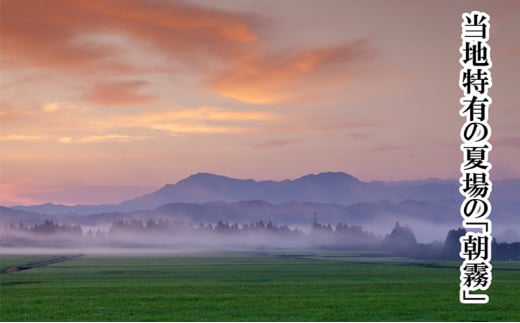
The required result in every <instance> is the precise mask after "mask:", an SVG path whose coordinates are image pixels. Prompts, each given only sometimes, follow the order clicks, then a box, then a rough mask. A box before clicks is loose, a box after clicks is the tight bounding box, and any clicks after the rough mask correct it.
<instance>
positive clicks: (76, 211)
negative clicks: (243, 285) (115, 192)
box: [1, 172, 520, 228]
mask: <svg viewBox="0 0 520 323" xmlns="http://www.w3.org/2000/svg"><path fill="white" fill-rule="evenodd" d="M459 186H460V184H459V182H458V181H457V180H438V179H428V180H418V181H396V182H363V181H360V180H358V179H357V178H355V177H353V176H351V175H349V174H346V173H342V172H327V173H320V174H315V175H314V174H311V175H306V176H303V177H300V178H297V179H294V180H283V181H255V180H252V179H235V178H229V177H225V176H219V175H214V174H209V173H198V174H195V175H191V176H189V177H187V178H185V179H183V180H181V181H179V182H178V183H176V184H167V185H165V186H164V187H162V188H161V189H159V190H158V191H156V192H153V193H150V194H147V195H144V196H141V197H137V198H135V199H132V200H128V201H125V202H122V203H120V204H112V205H76V206H64V205H56V204H51V203H47V204H43V205H35V206H17V207H13V208H11V209H12V210H23V211H28V212H32V213H36V214H38V213H41V214H47V215H53V216H55V217H57V218H63V216H65V215H66V216H67V217H77V216H80V215H93V214H97V218H99V217H100V215H101V214H105V215H107V214H111V216H112V217H119V216H122V217H125V216H126V215H127V213H128V212H135V211H137V210H152V211H151V212H152V213H155V212H156V211H155V209H157V208H159V210H160V211H165V210H170V211H171V210H172V208H173V209H175V208H176V209H181V208H184V210H183V212H185V213H186V214H190V216H194V217H195V218H198V217H204V218H207V217H209V216H210V213H211V214H212V215H211V216H212V217H213V218H215V217H216V216H217V215H218V214H220V215H222V216H223V218H222V220H225V219H226V218H229V217H230V216H231V215H233V214H234V219H238V218H239V217H244V219H247V220H249V217H248V216H245V215H244V214H251V215H252V214H255V216H254V217H251V219H252V218H259V217H258V216H257V215H258V214H260V213H261V210H264V211H262V212H265V215H269V216H270V217H277V218H284V217H290V218H291V223H292V222H298V221H303V220H302V219H298V221H296V213H295V212H293V211H291V212H292V213H291V212H289V211H287V212H285V211H284V212H285V213H284V212H282V211H281V210H282V209H287V206H288V205H291V203H292V205H293V206H294V208H293V209H297V208H300V209H302V208H303V209H302V211H301V212H299V213H298V216H300V217H301V216H303V217H309V216H311V214H312V209H313V208H315V209H316V210H315V211H316V212H318V213H319V214H320V216H323V217H328V218H330V220H331V221H336V220H337V219H340V218H341V219H343V218H345V217H344V216H337V215H338V214H348V215H349V216H348V217H346V219H349V217H351V216H354V215H355V216H354V218H355V219H356V221H357V220H360V219H361V218H366V219H368V218H370V217H372V216H373V215H374V214H378V217H377V219H378V221H381V219H384V218H381V216H380V215H381V214H390V215H392V214H394V215H395V214H401V215H403V216H406V217H410V218H413V216H414V214H415V217H416V218H417V219H420V220H424V219H425V217H427V218H428V221H434V222H435V221H436V222H437V223H445V222H446V221H447V220H446V219H453V220H454V223H460V219H459V215H458V208H459V206H460V202H461V201H462V197H461V195H460V193H459V191H458V190H459ZM518 192H520V180H518V179H512V180H503V181H495V182H493V192H492V197H491V200H492V202H493V213H492V216H493V217H494V218H495V219H496V220H500V221H501V223H497V224H501V225H502V226H504V227H506V226H509V225H511V226H513V227H516V228H518V227H519V224H518V223H519V222H520V220H519V218H518V212H519V211H520V198H519V195H518ZM215 201H221V202H218V203H217V202H216V203H210V202H215ZM243 201H254V202H243ZM219 203H222V204H219ZM190 205H192V206H190ZM273 205H276V207H275V208H274V209H273ZM310 205H312V207H311V206H310ZM317 205H319V207H317ZM163 206H164V207H163ZM246 206H247V207H246ZM304 206H309V207H304ZM347 206H348V212H344V211H343V210H344V209H345V207H347ZM161 207H162V208H161ZM190 207H192V208H201V209H200V210H199V211H200V212H202V213H200V212H199V211H198V213H197V212H190V211H189V210H190V209H189V208H190ZM253 209H254V210H256V211H255V212H253V213H252V210H253ZM244 210H247V212H245V211H244ZM275 211H276V212H278V213H276V212H275ZM244 212H245V213H244ZM144 213H146V212H144ZM200 214H206V215H207V216H206V215H205V216H203V215H200ZM276 214H280V216H277V215H276ZM291 214H292V215H291ZM6 215H8V216H6ZM224 216H226V218H224ZM13 217H14V216H12V213H11V211H7V210H4V211H3V212H2V215H1V218H2V222H4V220H5V219H6V218H8V219H11V218H13ZM389 217H390V216H388V217H387V218H389ZM17 218H23V216H17ZM31 218H33V217H31ZM195 218H194V220H196V219H195ZM231 219H232V218H229V220H231ZM69 220H70V219H69ZM91 220H92V218H91ZM307 220H308V219H307V218H306V219H305V222H307ZM324 220H325V219H324ZM374 220H375V218H374ZM288 224H289V223H288Z"/></svg>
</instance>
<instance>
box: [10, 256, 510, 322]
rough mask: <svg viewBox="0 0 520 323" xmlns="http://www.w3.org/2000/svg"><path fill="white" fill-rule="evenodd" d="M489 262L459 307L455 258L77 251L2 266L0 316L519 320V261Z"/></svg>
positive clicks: (29, 318) (62, 318)
mask: <svg viewBox="0 0 520 323" xmlns="http://www.w3.org/2000/svg"><path fill="white" fill-rule="evenodd" d="M26 259H27V257H25V258H20V259H18V260H20V261H22V260H26ZM1 260H2V262H3V264H2V267H4V264H5V263H9V264H13V263H16V261H17V259H16V257H13V256H9V257H5V256H2V258H1ZM31 260H33V259H32V258H31ZM494 266H495V267H494V268H495V269H494V271H493V275H494V277H493V284H492V287H491V288H490V289H489V290H488V291H487V293H488V294H489V295H490V299H491V300H490V303H489V304H486V305H462V304H460V303H459V300H458V284H459V273H458V263H451V264H450V263H434V264H432V263H423V262H412V261H403V260H397V259H394V260H392V259H378V258H371V259H370V258H369V259H360V258H351V257H319V256H318V257H316V256H313V257H307V256H298V257H296V256H277V255H272V254H271V255H254V256H253V255H240V256H230V255H224V256H223V255H221V256H219V257H124V258H123V257H93V256H92V257H89V256H85V257H81V258H75V259H73V260H69V261H66V262H63V263H59V264H53V265H51V266H48V267H44V268H36V269H31V270H26V271H21V272H16V273H9V274H1V275H0V280H1V281H0V286H1V294H0V306H1V308H0V320H1V321H244V320H247V321H439V320H441V321H520V311H519V310H518V309H519V308H520V271H519V270H520V264H518V263H507V264H506V263H504V264H500V263H497V264H495V265H494ZM446 267H447V268H446ZM500 269H505V270H500Z"/></svg>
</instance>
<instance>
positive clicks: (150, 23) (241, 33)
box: [0, 0, 258, 74]
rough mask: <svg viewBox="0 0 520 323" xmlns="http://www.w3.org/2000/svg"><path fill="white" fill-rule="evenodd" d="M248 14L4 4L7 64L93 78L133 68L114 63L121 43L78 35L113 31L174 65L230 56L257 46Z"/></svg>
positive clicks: (159, 5) (79, 1)
mask: <svg viewBox="0 0 520 323" xmlns="http://www.w3.org/2000/svg"><path fill="white" fill-rule="evenodd" d="M254 20H255V19H254V18H252V17H250V16H245V15H239V14H232V13H227V12H224V11H221V10H217V9H206V8H201V7H198V6H195V5H191V4H184V3H180V2H176V1H168V2H166V1H165V2H159V1H146V2H145V1H101V0H100V1H90V0H75V1H68V0H53V1H38V0H33V1H31V0H27V1H17V0H3V1H2V19H0V29H1V31H2V41H1V42H0V49H1V50H2V63H4V65H5V66H11V65H13V64H14V65H17V66H20V65H24V66H25V65H30V66H39V67H46V68H68V69H72V70H80V71H82V72H88V73H110V72H112V73H116V74H117V73H120V72H124V71H128V70H132V69H133V66H129V65H125V64H123V63H120V62H119V61H117V60H115V59H114V56H115V54H116V53H118V52H120V51H121V49H120V48H117V45H109V44H95V45H94V46H93V45H92V43H85V42H82V41H81V37H82V36H85V35H92V34H93V35H96V34H102V33H105V34H107V33H108V34H116V35H121V36H123V37H126V38H128V39H130V40H132V41H134V42H135V44H134V45H135V46H143V45H145V46H149V47H151V48H155V49H157V50H159V51H161V52H162V54H165V55H167V56H169V57H174V58H175V59H176V61H179V60H180V61H183V62H184V63H187V62H188V63H194V64H196V63H200V61H201V59H202V60H206V59H207V58H208V54H207V53H208V52H211V56H212V57H214V58H215V57H217V58H220V59H224V58H226V59H230V58H231V57H234V56H236V55H237V54H238V53H239V52H242V51H243V50H244V48H247V46H249V44H252V43H255V42H257V41H258V37H257V35H256V33H255V31H254V30H253V25H254V24H256V22H255V21H254Z"/></svg>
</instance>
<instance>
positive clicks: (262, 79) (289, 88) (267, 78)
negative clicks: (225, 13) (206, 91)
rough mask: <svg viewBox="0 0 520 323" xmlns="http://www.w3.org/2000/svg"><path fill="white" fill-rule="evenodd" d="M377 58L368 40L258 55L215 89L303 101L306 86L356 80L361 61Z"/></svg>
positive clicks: (243, 97)
mask: <svg viewBox="0 0 520 323" xmlns="http://www.w3.org/2000/svg"><path fill="white" fill-rule="evenodd" d="M373 57H374V53H373V51H371V50H370V49H369V48H368V40H366V39H363V40H358V41H354V42H352V43H348V44H345V45H342V46H338V47H333V48H326V49H316V50H302V51H299V52H296V53H292V54H288V55H284V54H280V55H264V56H255V57H253V58H250V59H246V60H243V61H240V62H239V63H237V64H236V65H234V66H232V68H231V69H229V70H226V71H224V72H223V73H221V74H220V75H218V76H217V77H216V78H215V79H214V80H213V82H212V87H213V89H214V90H215V91H216V92H218V93H219V94H221V95H224V96H228V97H231V98H234V99H237V100H240V101H242V102H247V103H257V104H270V103H278V102H287V101H294V100H296V99H297V98H298V99H299V100H301V98H302V97H304V98H305V95H302V89H303V88H305V91H306V92H308V91H312V89H317V88H318V89H323V88H325V87H330V86H331V85H333V84H334V83H338V81H339V82H340V83H345V82H347V81H349V80H351V79H353V78H354V77H355V76H356V75H355V74H356V72H357V67H358V66H359V65H360V63H364V62H368V61H370V60H371V59H372V58H373Z"/></svg>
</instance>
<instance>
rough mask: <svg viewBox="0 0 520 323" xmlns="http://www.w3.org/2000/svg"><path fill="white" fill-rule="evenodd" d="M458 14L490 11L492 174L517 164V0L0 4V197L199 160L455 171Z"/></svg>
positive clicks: (71, 197) (505, 173) (66, 189)
mask: <svg viewBox="0 0 520 323" xmlns="http://www.w3.org/2000/svg"><path fill="white" fill-rule="evenodd" d="M471 10H482V11H486V12H487V13H488V14H489V15H490V16H491V32H490V40H489V44H490V46H491V57H492V62H493V66H492V69H491V73H492V77H493V87H492V88H491V90H490V92H489V95H490V96H491V97H492V99H493V104H492V106H491V111H490V119H489V123H490V125H491V128H492V131H493V135H492V137H491V139H490V142H491V143H492V145H493V150H492V151H491V152H490V156H489V158H490V161H491V163H492V164H493V169H492V170H491V178H492V179H493V180H499V179H507V178H519V177H520V163H518V162H517V161H518V160H519V159H520V133H519V130H518V129H520V128H519V120H520V109H518V107H519V101H520V100H519V99H518V96H517V93H518V89H519V88H520V84H519V82H520V81H519V79H520V78H519V77H518V74H519V72H520V37H519V36H518V30H520V19H519V18H520V17H519V13H520V2H519V1H515V0H511V1H499V0H498V1H397V0H392V1H386V0H381V1H373V0H369V1H361V0H360V1H333V0H330V1H303V0H302V1H293V0H287V1H254V0H240V1H232V0H219V1H209V0H207V1H186V2H179V1H117V0H113V1H86V0H75V1H64V0H63V1H57V0H50V1H37V0H34V1H27V0H20V1H12V0H0V204H1V205H16V204H25V205H27V204H38V203H44V202H54V203H62V204H76V203H82V204H98V203H116V202H120V201H122V200H125V199H128V198H132V197H135V196H138V195H141V194H144V193H148V192H151V191H154V190H156V189H158V188H159V187H161V186H163V185H164V184H167V183H175V182H177V181H179V180H181V179H183V178H185V177H187V176H189V175H191V174H194V173H197V172H210V173H216V174H220V175H225V176H230V177H235V178H253V179H256V180H266V179H272V180H282V179H287V178H289V179H292V178H297V177H300V176H303V175H306V174H309V173H319V172H324V171H343V172H346V173H349V174H351V175H353V176H355V177H357V178H359V179H360V180H363V181H372V180H385V181H394V180H414V179H424V178H453V179H455V178H459V177H460V164H461V162H462V152H461V151H460V148H459V146H460V144H461V140H460V136H459V132H460V128H461V126H462V124H463V123H464V120H463V118H461V117H460V116H459V114H458V112H459V109H460V104H459V99H460V97H461V96H462V92H461V90H460V88H459V86H458V82H459V72H460V69H461V66H460V64H459V58H460V53H459V47H460V46H461V38H460V34H461V22H462V20H461V14H462V13H463V12H465V11H471Z"/></svg>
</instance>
